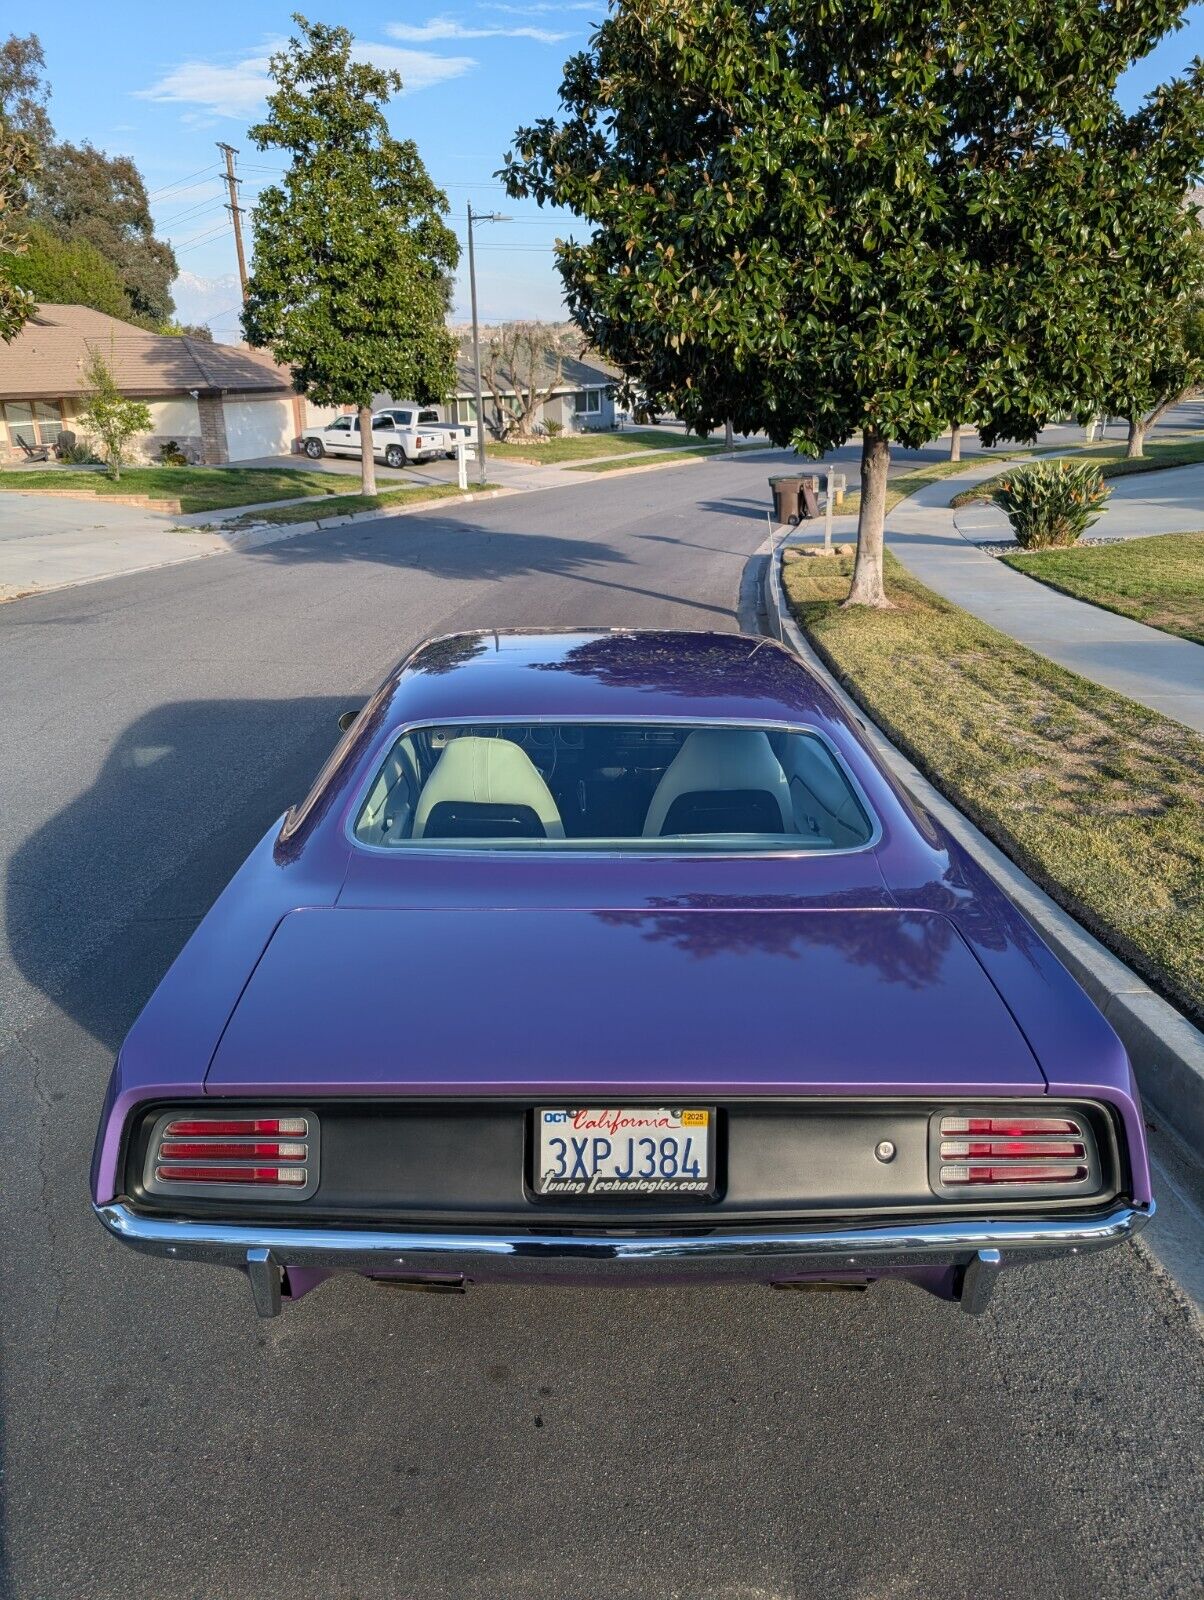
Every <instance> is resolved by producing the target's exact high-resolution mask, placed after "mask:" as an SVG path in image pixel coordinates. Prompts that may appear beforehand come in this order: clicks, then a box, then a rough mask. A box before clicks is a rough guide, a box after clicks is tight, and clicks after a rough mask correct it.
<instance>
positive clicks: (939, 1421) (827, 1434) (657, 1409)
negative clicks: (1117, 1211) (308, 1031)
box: [0, 462, 1204, 1600]
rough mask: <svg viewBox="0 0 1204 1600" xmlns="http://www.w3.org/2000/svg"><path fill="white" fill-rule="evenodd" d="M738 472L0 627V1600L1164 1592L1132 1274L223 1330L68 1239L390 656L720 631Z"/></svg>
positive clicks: (282, 549) (721, 1295) (1172, 1391)
mask: <svg viewBox="0 0 1204 1600" xmlns="http://www.w3.org/2000/svg"><path fill="white" fill-rule="evenodd" d="M764 473H765V464H764V462H745V463H740V462H734V463H708V464H705V465H700V466H691V467H687V468H683V469H680V470H672V471H670V470H666V471H662V472H659V473H655V474H647V475H639V476H635V477H630V478H621V479H616V480H614V481H611V482H605V483H601V484H598V485H596V486H595V485H591V486H589V487H583V488H581V489H573V490H564V491H559V490H557V491H549V492H546V493H542V494H539V495H531V496H527V497H523V498H513V499H506V500H498V501H493V502H490V503H487V504H481V505H478V506H465V507H463V508H457V510H456V512H455V513H454V514H448V513H442V514H439V513H436V514H432V515H430V516H423V517H411V518H407V519H402V520H398V521H390V522H383V523H378V524H372V525H360V526H356V527H349V528H345V529H342V530H339V531H337V532H333V533H328V534H323V535H319V536H316V537H309V538H299V539H296V540H293V541H290V542H288V543H285V544H280V545H275V546H271V547H269V548H267V549H264V550H262V551H260V552H258V553H255V554H250V555H241V556H229V557H220V558H217V559H213V560H209V561H199V562H196V563H193V564H191V565H188V566H184V567H177V568H174V569H168V570H164V571H161V572H155V573H146V574H142V575H139V576H133V577H130V578H128V579H117V580H112V581H109V582H105V583H100V584H95V585H91V586H89V587H85V588H79V589H75V590H69V591H63V592H60V593H56V594H49V595H45V596H42V597H40V598H33V599H29V600H25V601H19V602H17V603H15V604H12V605H9V606H5V607H0V718H2V720H0V728H2V729H3V735H2V737H3V751H4V757H3V762H2V763H0V850H2V853H3V856H4V861H5V873H4V893H5V939H6V943H5V945H4V948H3V950H2V951H0V954H2V956H3V969H2V987H0V1019H2V1021H0V1050H2V1060H0V1097H2V1099H0V1160H2V1162H3V1165H2V1167H0V1171H2V1172H3V1175H4V1176H3V1183H2V1185H0V1205H2V1207H3V1216H2V1217H0V1226H2V1228H3V1261H2V1269H3V1278H2V1289H3V1296H4V1306H3V1313H4V1344H5V1352H4V1370H3V1405H4V1438H3V1447H4V1468H5V1476H4V1484H3V1491H4V1499H3V1525H2V1533H3V1540H4V1554H5V1593H6V1594H7V1595H11V1596H13V1597H19V1600H60V1597H71V1600H93V1597H95V1600H110V1597H112V1600H128V1597H129V1596H139V1597H142V1600H168V1597H171V1600H175V1597H184V1596H190V1597H196V1600H226V1597H231V1600H243V1597H248V1596H251V1595H269V1594H270V1595H282V1596H287V1597H289V1600H309V1597H315V1600H316V1597H321V1600H328V1597H352V1596H354V1597H358V1600H378V1597H379V1600H386V1597H387V1600H409V1597H414V1600H431V1597H445V1596H446V1597H451V1600H460V1597H465V1600H478V1597H479V1600H503V1597H504V1600H596V1597H598V1596H602V1595H605V1596H607V1597H613V1600H627V1597H630V1600H671V1597H677V1596H680V1597H685V1600H787V1597H789V1600H804V1597H806V1600H810V1597H812V1596H823V1597H825V1600H828V1597H842V1600H843V1597H848V1600H888V1597H889V1600H927V1597H930V1596H937V1595H940V1596H949V1597H951V1600H952V1597H962V1596H970V1595H984V1596H990V1597H992V1600H995V1597H1012V1596H1015V1597H1023V1600H1049V1597H1051V1596H1056V1597H1058V1600H1074V1597H1078V1596H1084V1597H1086V1596H1098V1595H1102V1594H1106V1595H1108V1596H1110V1597H1115V1596H1134V1597H1136V1596H1141V1597H1143V1600H1148V1597H1151V1596H1158V1597H1163V1596H1165V1597H1169V1596H1188V1595H1192V1596H1196V1595H1198V1594H1199V1579H1200V1573H1201V1570H1204V1549H1202V1547H1201V1539H1200V1515H1199V1511H1200V1483H1201V1467H1202V1465H1204V1461H1202V1456H1201V1437H1200V1436H1201V1429H1200V1418H1201V1399H1202V1397H1204V1396H1202V1390H1204V1385H1202V1375H1201V1363H1200V1350H1199V1345H1198V1343H1197V1342H1196V1337H1195V1334H1194V1331H1193V1328H1192V1326H1191V1325H1190V1323H1189V1321H1188V1319H1187V1316H1186V1314H1185V1312H1184V1311H1183V1309H1182V1307H1181V1304H1180V1302H1179V1301H1177V1299H1176V1298H1175V1296H1174V1294H1173V1292H1172V1291H1171V1289H1170V1288H1169V1287H1168V1286H1167V1285H1166V1284H1165V1283H1164V1282H1163V1281H1162V1280H1161V1279H1160V1277H1159V1276H1158V1274H1157V1273H1156V1271H1155V1270H1154V1269H1153V1268H1152V1267H1151V1266H1150V1265H1149V1264H1148V1262H1147V1260H1146V1258H1145V1257H1143V1256H1142V1255H1141V1254H1139V1253H1138V1252H1137V1251H1136V1249H1134V1248H1125V1249H1123V1250H1119V1251H1115V1252H1112V1253H1110V1254H1108V1255H1105V1256H1102V1257H1097V1258H1093V1259H1088V1260H1083V1261H1073V1262H1068V1263H1066V1264H1062V1265H1058V1266H1054V1267H1051V1268H1043V1269H1036V1268H1033V1269H1026V1270H1024V1271H1019V1272H1016V1273H1014V1274H1013V1275H1011V1276H1010V1277H1009V1278H1007V1279H1006V1280H1005V1282H1004V1283H1003V1285H1002V1287H1001V1289H1000V1291H999V1293H998V1296H997V1299H996V1303H995V1305H994V1307H993V1309H992V1310H991V1312H990V1313H989V1315H988V1316H987V1317H986V1318H985V1319H983V1320H982V1321H980V1322H975V1321H973V1320H971V1319H969V1318H967V1317H964V1316H962V1315H961V1314H960V1313H959V1312H957V1311H956V1310H953V1309H951V1308H950V1307H948V1306H946V1305H943V1304H941V1303H939V1302H937V1301H935V1300H931V1299H928V1298H927V1297H925V1296H923V1295H921V1294H920V1293H919V1292H917V1291H915V1290H909V1289H905V1288H903V1287H900V1286H887V1287H879V1288H877V1289H875V1290H873V1291H872V1292H870V1293H869V1294H866V1295H862V1296H819V1295H811V1296H807V1295H787V1294H778V1295H775V1294H773V1293H771V1292H770V1291H768V1290H758V1289H739V1290H736V1289H723V1290H702V1289H689V1290H663V1291H641V1292H634V1291H631V1292H628V1291H620V1292H614V1293H610V1294H607V1295H605V1296H602V1295H591V1294H589V1293H585V1292H578V1291H570V1290H543V1291H539V1290H523V1289H490V1290H484V1289H480V1290H475V1291H472V1292H470V1293H469V1294H468V1295H467V1296H465V1297H463V1298H460V1297H446V1298H444V1297H438V1298H436V1297H431V1296H421V1295H413V1294H404V1293H398V1292H397V1291H390V1290H386V1289H382V1288H380V1287H375V1286H372V1285H369V1284H366V1283H362V1282H359V1281H357V1280H352V1279H341V1280H337V1281H335V1282H332V1283H330V1284H327V1285H325V1286H324V1287H323V1288H322V1289H320V1290H318V1291H317V1292H316V1293H314V1294H313V1295H311V1296H310V1297H309V1298H308V1299H306V1300H305V1301H303V1302H302V1303H301V1304H300V1305H298V1306H297V1307H294V1308H291V1309H289V1310H288V1311H287V1313H286V1315H284V1316H282V1317H281V1318H279V1319H278V1320H277V1321H275V1322H272V1323H266V1324H265V1323H259V1322H257V1321H256V1319H255V1318H254V1317H253V1315H252V1311H251V1304H250V1294H249V1290H248V1289H247V1287H246V1285H245V1283H243V1282H242V1281H241V1280H240V1278H239V1277H238V1276H237V1275H235V1274H233V1273H227V1272H222V1271H221V1270H218V1269H206V1268H199V1267H184V1266H176V1265H172V1264H168V1263H158V1262H153V1261H151V1260H149V1259H145V1258H140V1257H137V1256H135V1255H133V1254H132V1253H130V1252H127V1251H125V1250H122V1249H121V1248H120V1247H119V1246H117V1245H116V1244H114V1243H111V1242H110V1241H109V1240H108V1239H107V1238H106V1237H105V1236H104V1235H103V1234H102V1232H101V1229H100V1227H99V1226H98V1224H96V1223H95V1222H94V1220H93V1219H92V1217H91V1215H90V1213H89V1212H88V1209H87V1196H86V1171H87V1163H88V1157H89V1153H90V1146H91V1140H92V1135H93V1131H94V1128H95V1123H96V1116H97V1110H98V1106H99V1102H100V1097H101V1093H102V1088H103V1084H104V1081H105V1077H106V1075H107V1073H108V1070H109V1065H110V1061H111V1058H112V1055H113V1052H114V1050H115V1048H116V1046H117V1045H118V1043H119V1041H120V1039H121V1037H122V1034H123V1033H124V1031H125V1029H126V1028H127V1026H128V1025H129V1023H130V1021H131V1020H132V1019H133V1017H134V1015H135V1014H136V1012H137V1010H138V1008H139V1006H140V1004H141V1003H142V1001H143V1000H144V999H145V997H146V996H147V995H148V994H149V992H150V990H151V989H152V988H153V986H154V984H155V982H156V980H157V979H158V977H159V976H160V974H161V973H162V972H163V970H164V969H165V967H166V966H167V965H168V963H169V962H170V961H171V959H172V957H173V956H174V954H175V952H176V951H177V950H178V949H179V947H180V945H181V944H182V943H183V941H184V940H185V938H186V937H187V935H188V933H189V931H190V930H191V928H192V927H193V926H194V924H195V922H196V920H197V918H198V917H199V916H200V915H201V914H202V913H203V911H204V910H205V908H206V907H207V906H208V904H209V903H210V902H211V900H212V899H213V897H214V895H215V894H216V893H217V892H218V890H219V889H220V888H221V886H222V885H223V883H224V882H225V880H226V879H227V877H228V876H229V874H230V873H231V871H232V870H233V868H234V867H235V865H236V864H237V863H238V861H239V860H240V859H241V857H242V856H243V854H244V853H245V852H246V850H247V849H248V848H249V847H250V845H251V844H252V843H253V842H254V841H255V840H256V839H257V838H258V837H259V836H260V834H261V833H262V832H263V831H264V829H265V828H266V827H267V826H268V825H269V824H270V823H271V822H272V820H273V818H275V817H276V816H278V815H279V814H280V813H281V812H282V811H283V809H284V808H285V806H286V805H287V804H288V803H289V802H290V801H291V800H293V799H294V798H296V797H297V796H298V795H299V794H300V793H301V792H302V791H303V790H304V788H305V787H306V786H307V783H308V780H309V778H310V777H311V775H312V774H313V772H314V771H315V769H316V767H317V765H318V764H319V762H320V761H321V759H322V757H323V756H324V755H325V753H326V751H327V750H328V749H329V748H330V746H331V744H332V742H333V739H334V736H335V729H334V718H335V715H336V714H337V712H339V711H340V710H342V709H344V708H345V707H346V706H349V705H352V704H355V703H356V701H357V700H358V699H359V698H360V697H362V696H363V695H364V694H365V692H366V691H367V690H369V689H370V688H371V687H372V686H373V685H374V683H375V682H376V681H377V680H378V679H379V678H380V677H381V676H383V674H384V672H385V670H386V669H387V668H388V667H389V666H390V665H391V664H392V662H393V661H394V660H395V659H396V658H397V657H398V656H399V655H401V654H402V653H403V652H404V651H406V650H407V649H408V648H409V647H410V646H411V645H412V644H413V643H415V642H416V641H417V640H418V639H419V638H420V637H422V636H423V635H426V634H430V633H438V632H445V631H448V630H454V629H456V628H462V627H473V626H489V625H494V624H496V625H513V624H528V625H538V624H543V623H557V624H563V623H591V624H596V623H619V622H623V623H634V624H642V625H663V624H676V625H684V626H687V627H721V628H730V627H733V626H734V625H735V620H736V619H735V615H734V607H735V603H736V596H737V591H738V588H739V585H740V581H741V575H742V572H743V571H744V568H745V563H746V561H747V559H748V557H749V555H750V553H751V552H753V551H754V550H755V549H756V547H757V545H758V544H759V543H760V541H761V539H762V536H763V533H764V526H765V524H764V516H763V504H764ZM471 992H472V986H471V975H468V974H466V981H465V1000H466V1003H471ZM412 1003H413V1004H415V1005H418V1004H421V1003H422V1001H421V997H420V996H416V997H414V999H413V1001H412ZM583 1026H588V1019H583Z"/></svg>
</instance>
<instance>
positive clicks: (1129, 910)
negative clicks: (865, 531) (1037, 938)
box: [783, 553, 1204, 1020]
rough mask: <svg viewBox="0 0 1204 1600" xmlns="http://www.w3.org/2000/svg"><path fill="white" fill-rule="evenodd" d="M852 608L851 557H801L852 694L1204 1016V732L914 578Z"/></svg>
mask: <svg viewBox="0 0 1204 1600" xmlns="http://www.w3.org/2000/svg"><path fill="white" fill-rule="evenodd" d="M886 562H887V586H888V592H889V594H890V597H891V599H892V600H893V601H894V603H895V607H896V609H894V610H891V611H871V610H867V609H863V608H850V609H848V610H844V609H842V607H841V605H840V601H841V600H842V599H843V598H844V596H845V595H846V594H847V592H848V586H849V575H850V571H851V566H852V563H851V560H850V558H847V557H819V558H816V559H811V560H794V561H788V562H787V563H786V564H785V567H784V569H783V577H784V583H785V588H786V594H787V597H788V599H789V602H790V605H791V608H792V610H793V611H794V614H795V616H796V617H797V619H798V621H799V623H800V625H801V626H802V627H803V629H804V631H805V632H806V633H807V634H808V636H809V638H810V639H811V641H812V642H813V644H814V645H815V646H816V648H817V649H818V650H819V652H820V654H821V655H822V656H823V657H824V659H825V660H826V661H827V662H828V663H829V665H830V666H831V667H832V669H833V671H834V672H835V673H836V674H837V676H838V677H839V678H840V680H841V682H842V683H844V685H845V686H846V688H847V689H848V690H849V692H850V693H851V694H853V695H855V696H856V698H857V699H858V700H859V701H860V702H861V703H862V704H863V705H864V706H865V708H866V709H867V710H868V711H869V713H870V714H871V716H873V717H874V718H875V720H876V721H877V722H879V723H880V724H881V725H882V727H883V728H885V729H886V731H887V732H888V733H889V734H890V737H891V738H892V739H893V740H894V741H895V742H896V743H897V744H898V745H899V746H900V747H901V748H902V749H904V750H905V751H906V752H907V753H908V755H909V756H910V757H911V758H912V759H913V760H914V761H915V762H916V764H917V765H918V766H919V767H920V768H921V769H922V770H923V771H924V772H926V773H927V774H928V776H929V777H930V778H931V779H932V781H933V782H934V783H935V784H937V786H938V787H939V788H940V789H942V790H943V791H944V792H945V793H946V794H947V795H948V796H949V797H950V799H952V800H953V801H955V802H956V804H957V805H959V806H960V807H961V808H962V810H963V811H965V812H966V813H967V815H969V816H971V817H972V818H973V819H974V821H975V822H976V823H977V824H978V825H979V827H980V828H982V829H983V831H984V832H985V833H987V834H989V835H990V836H991V838H993V839H994V840H995V841H996V843H998V844H999V845H1000V846H1001V847H1002V848H1003V849H1004V850H1006V851H1007V853H1008V854H1009V855H1010V856H1011V857H1012V858H1013V859H1014V860H1015V861H1016V862H1018V863H1019V865H1020V866H1021V867H1023V868H1024V870H1025V871H1026V872H1028V873H1029V874H1030V876H1032V877H1033V878H1035V879H1036V880H1037V881H1038V882H1039V883H1040V884H1042V886H1043V887H1044V888H1045V889H1046V890H1047V891H1048V892H1049V893H1050V894H1052V895H1053V896H1054V898H1055V899H1057V900H1059V901H1060V902H1061V903H1062V904H1063V905H1064V906H1065V907H1066V908H1067V909H1068V910H1069V911H1071V912H1072V913H1073V914H1074V915H1075V916H1076V917H1078V918H1079V920H1080V921H1082V922H1083V923H1085V924H1086V925H1087V926H1088V927H1089V928H1091V929H1092V931H1093V932H1094V933H1095V934H1096V935H1097V936H1098V937H1099V938H1101V939H1102V940H1103V941H1104V942H1105V943H1107V944H1108V945H1110V946H1111V947H1112V948H1113V949H1114V950H1115V951H1116V952H1117V953H1118V954H1119V955H1120V956H1122V957H1123V958H1124V959H1125V960H1127V961H1129V962H1130V963H1131V964H1132V965H1133V966H1135V967H1136V968H1137V969H1138V970H1139V971H1140V972H1142V973H1143V974H1144V975H1145V976H1146V978H1147V979H1148V980H1149V981H1150V982H1151V983H1152V984H1154V985H1155V986H1156V987H1158V988H1159V989H1160V990H1161V991H1162V992H1163V993H1165V994H1166V995H1167V996H1168V997H1169V998H1170V999H1171V1000H1172V1001H1174V1002H1175V1003H1176V1004H1178V1005H1180V1006H1182V1007H1185V1008H1186V1009H1187V1010H1188V1011H1189V1012H1190V1013H1192V1014H1193V1015H1194V1016H1195V1018H1196V1019H1197V1020H1199V1019H1201V1018H1204V896H1201V893H1200V886H1201V883H1204V739H1201V738H1199V737H1198V736H1197V735H1196V734H1194V733H1192V732H1191V731H1190V730H1189V729H1187V728H1185V727H1183V726H1182V725H1181V724H1179V723H1177V722H1173V721H1171V720H1170V719H1169V718H1167V717H1161V716H1158V715H1157V714H1156V713H1155V712H1153V711H1148V710H1146V709H1145V708H1144V707H1143V706H1138V705H1135V704H1134V703H1133V702H1132V701H1131V700H1126V699H1124V698H1122V697H1121V696H1120V695H1116V694H1113V693H1112V692H1111V691H1110V690H1107V689H1103V688H1099V687H1098V686H1096V685H1095V684H1092V683H1089V682H1088V681H1087V680H1086V679H1085V678H1080V677H1078V676H1077V675H1076V674H1074V673H1071V672H1067V671H1066V670H1065V669H1064V668H1062V667H1059V666H1056V665H1055V664H1054V663H1053V662H1051V661H1048V660H1046V659H1045V658H1044V657H1042V656H1039V655H1036V654H1034V652H1033V651H1031V650H1027V649H1025V648H1024V646H1023V645H1019V644H1016V643H1015V642H1014V641H1013V640H1011V639H1009V638H1007V637H1006V636H1005V635H1004V634H1002V633H997V632H996V631H995V629H994V628H991V627H988V626H987V625H986V624H985V623H982V622H979V621H978V620H977V619H976V618H974V617H971V616H970V615H969V614H968V613H967V612H965V611H962V610H960V609H959V608H958V607H957V606H953V605H950V604H949V603H948V602H946V601H944V600H942V599H940V598H939V597H938V596H937V595H935V594H933V593H932V592H931V591H930V590H928V589H926V588H925V587H924V586H923V585H922V584H920V583H917V582H916V580H915V579H914V578H912V577H910V576H909V575H908V574H907V573H906V572H904V570H903V569H902V567H900V566H899V564H898V563H897V562H896V561H895V560H894V558H893V557H892V556H891V555H890V554H889V553H888V554H887V557H886Z"/></svg>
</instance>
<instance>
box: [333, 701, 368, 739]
mask: <svg viewBox="0 0 1204 1600" xmlns="http://www.w3.org/2000/svg"><path fill="white" fill-rule="evenodd" d="M363 709H364V708H363V707H362V706H356V708H355V710H354V711H340V713H339V727H340V728H342V730H343V732H344V733H346V732H347V729H348V728H349V727H350V726H351V724H352V723H353V722H354V721H355V719H356V717H358V716H359V714H360V712H361V711H362V710H363Z"/></svg>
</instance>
